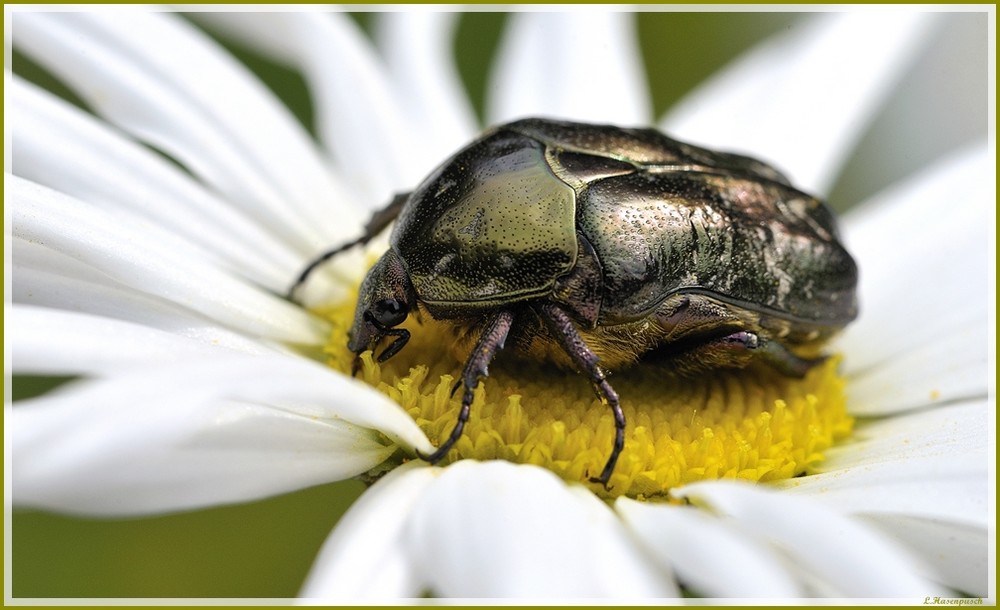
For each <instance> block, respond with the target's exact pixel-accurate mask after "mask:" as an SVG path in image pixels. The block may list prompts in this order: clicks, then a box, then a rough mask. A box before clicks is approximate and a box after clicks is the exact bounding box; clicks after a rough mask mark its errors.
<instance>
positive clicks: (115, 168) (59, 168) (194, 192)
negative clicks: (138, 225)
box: [8, 77, 307, 291]
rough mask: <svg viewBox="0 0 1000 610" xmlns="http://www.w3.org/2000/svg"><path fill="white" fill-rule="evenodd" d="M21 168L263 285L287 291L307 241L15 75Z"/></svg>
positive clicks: (15, 142) (13, 108)
mask: <svg viewBox="0 0 1000 610" xmlns="http://www.w3.org/2000/svg"><path fill="white" fill-rule="evenodd" d="M9 101H10V104H9V105H8V110H9V111H10V112H11V113H12V116H13V117H14V119H15V120H13V121H11V124H12V126H13V130H12V132H13V133H12V146H13V147H14V149H15V150H16V151H17V157H16V160H15V163H14V166H13V169H14V173H15V174H16V175H18V176H22V177H24V178H27V179H29V180H32V181H34V182H37V183H39V184H43V185H45V186H48V187H51V188H53V189H56V190H59V191H61V192H64V193H66V194H69V195H72V196H74V197H76V198H77V199H81V200H83V201H87V202H90V203H92V204H95V205H98V206H100V207H102V208H104V209H109V210H114V211H115V213H116V214H122V213H125V214H136V215H141V216H143V217H144V218H146V219H148V220H150V221H152V222H154V223H156V224H158V225H159V226H161V227H164V228H167V229H169V230H171V231H172V232H173V233H175V234H177V235H179V236H181V237H183V238H185V239H187V240H189V241H190V242H192V243H193V244H196V245H197V247H199V248H200V249H202V250H203V251H205V252H209V253H212V254H214V255H216V256H218V257H219V258H221V259H222V260H224V261H225V264H226V265H227V266H228V267H229V268H231V269H234V270H236V271H237V272H239V273H240V274H242V275H243V276H245V277H247V278H249V279H252V280H254V281H256V282H258V283H261V284H263V285H264V286H266V287H268V288H271V289H272V290H275V291H283V290H284V289H286V288H287V287H288V285H289V284H290V283H291V280H292V278H294V277H295V275H296V274H297V273H298V271H299V269H300V268H301V265H302V254H305V253H306V252H307V251H306V250H302V251H300V254H298V255H296V254H293V252H294V250H293V249H292V248H302V247H303V244H290V245H289V246H286V245H285V244H282V243H280V242H279V241H278V240H277V239H276V237H275V236H274V235H272V234H271V233H270V232H269V231H267V230H265V228H264V227H262V226H260V225H259V224H256V223H254V222H253V221H251V220H250V219H248V218H247V216H246V215H244V214H241V213H239V212H238V211H237V210H235V209H234V208H233V207H231V205H230V204H228V203H226V202H223V201H221V200H220V199H218V198H217V197H215V196H214V195H212V194H210V193H209V192H208V191H206V190H205V189H204V188H202V187H201V186H200V185H198V184H197V183H195V182H194V181H192V180H191V178H190V177H189V176H188V175H187V174H185V173H183V172H181V171H180V170H179V169H178V168H177V167H176V166H175V165H172V164H170V163H167V162H166V160H164V159H163V157H161V156H159V155H156V154H155V153H153V152H152V151H150V150H149V149H148V148H146V147H144V146H140V145H138V144H136V143H135V142H132V141H129V140H126V139H125V138H124V137H122V136H121V134H119V133H117V132H114V131H112V130H110V129H108V128H107V127H105V126H103V125H102V124H100V123H99V122H98V121H96V120H94V119H93V118H92V117H91V116H90V115H87V114H85V113H83V112H81V111H79V110H77V109H76V108H75V107H73V106H70V105H69V104H67V103H66V102H63V101H61V100H59V99H58V98H56V97H55V96H53V95H51V94H49V93H48V92H46V91H43V90H41V89H37V88H35V87H34V86H32V85H30V84H28V83H26V82H24V81H22V80H21V79H19V78H17V77H15V78H14V79H13V87H12V89H11V95H10V96H9Z"/></svg>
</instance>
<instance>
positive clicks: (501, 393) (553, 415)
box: [322, 301, 853, 498]
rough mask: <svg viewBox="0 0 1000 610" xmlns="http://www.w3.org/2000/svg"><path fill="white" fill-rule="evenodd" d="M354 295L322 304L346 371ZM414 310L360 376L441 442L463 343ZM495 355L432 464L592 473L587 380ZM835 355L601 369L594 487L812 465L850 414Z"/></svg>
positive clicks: (634, 489)
mask: <svg viewBox="0 0 1000 610" xmlns="http://www.w3.org/2000/svg"><path fill="white" fill-rule="evenodd" d="M354 306H355V305H354V302H353V301H350V302H346V303H343V304H341V305H338V306H334V307H332V308H330V309H328V310H326V311H324V312H322V313H323V314H324V315H325V316H326V317H328V318H329V319H330V320H331V322H332V324H333V328H334V330H333V332H332V334H331V336H330V341H329V343H328V345H327V347H326V350H325V351H326V353H327V355H328V356H329V364H330V366H332V367H333V368H335V369H337V370H339V371H341V372H344V373H346V374H348V375H349V374H350V371H351V366H352V362H353V360H354V354H353V353H351V352H350V351H349V350H348V349H347V332H348V330H349V329H350V325H351V322H352V320H353V318H354ZM415 317H416V316H412V315H411V316H410V319H409V320H407V322H406V323H405V324H404V325H403V328H407V329H408V330H409V331H410V333H411V339H410V341H409V343H407V344H406V347H404V348H403V349H402V351H400V352H399V353H398V354H396V355H395V356H393V357H392V358H391V359H389V360H387V361H386V362H384V363H381V364H379V363H377V362H376V361H375V360H374V359H373V358H372V354H371V352H365V353H364V354H362V363H363V364H362V367H361V369H360V370H359V371H358V378H360V379H362V380H364V381H365V382H366V383H369V384H370V385H372V386H374V387H376V388H378V389H379V390H381V391H382V392H384V393H385V394H387V395H388V396H389V397H391V398H392V399H393V400H395V401H396V402H398V403H399V404H400V405H401V406H402V407H403V408H404V409H406V411H407V412H408V413H409V414H410V415H411V416H412V417H413V418H414V419H415V420H416V422H417V424H418V425H419V426H420V427H421V428H422V429H423V430H424V432H425V433H426V434H427V436H428V437H429V438H430V439H431V441H432V442H434V443H435V444H440V443H442V442H443V441H444V440H445V439H447V438H448V435H449V434H450V433H451V430H452V428H453V427H454V425H455V422H456V419H457V417H458V410H459V407H460V406H461V396H462V392H461V391H458V392H456V393H455V395H454V396H452V395H451V391H452V387H453V386H454V385H455V380H456V379H457V378H458V376H459V375H460V374H461V371H462V367H463V365H464V361H463V359H464V354H462V353H458V354H456V353H455V352H456V351H457V350H453V349H451V347H452V344H453V343H455V339H454V336H455V335H454V333H452V332H449V326H448V325H447V324H446V323H443V322H435V321H433V320H427V319H426V318H425V319H424V320H423V321H419V320H416V319H415ZM386 344H388V343H387V342H386ZM463 345H464V344H463ZM381 347H382V348H383V349H384V345H383V346H381ZM501 356H504V357H498V358H497V360H495V361H494V363H493V364H492V365H491V366H490V375H489V377H488V378H486V379H484V380H483V381H482V382H480V384H479V386H478V387H477V388H476V391H475V399H474V401H473V403H472V408H471V414H470V417H469V421H468V423H467V424H466V426H465V431H464V433H463V435H462V438H461V439H460V440H459V441H458V442H457V443H456V444H455V446H454V447H453V448H452V450H451V451H450V452H449V453H448V455H447V456H446V457H445V458H444V459H443V460H442V462H441V463H442V464H447V463H450V462H452V461H455V460H458V459H465V458H472V459H479V460H490V459H503V460H509V461H511V462H522V463H530V464H536V465H539V466H543V467H545V468H548V469H549V470H552V471H553V472H555V473H556V474H558V475H559V476H561V477H563V478H564V479H566V480H568V481H581V482H584V481H587V479H588V478H589V477H591V476H596V475H598V474H600V472H601V469H602V468H603V467H604V464H605V462H606V461H607V459H608V456H609V455H610V453H611V448H612V444H613V441H614V432H615V426H614V420H613V418H612V414H611V410H610V409H609V407H608V406H607V405H606V404H604V403H602V402H601V400H600V399H598V398H597V396H596V395H595V394H594V392H593V389H592V386H591V384H590V382H589V381H588V379H587V378H585V377H583V376H581V375H579V374H575V373H573V372H571V371H565V370H561V369H558V368H555V367H553V366H551V365H548V364H545V363H538V362H534V361H525V360H523V359H519V358H518V355H517V354H506V355H505V354H502V353H501ZM838 361H839V358H830V359H828V360H827V361H826V362H825V363H823V364H821V365H818V366H816V367H814V368H813V369H812V370H811V371H810V372H809V373H808V374H807V375H806V377H805V378H804V379H793V378H789V377H785V376H783V375H781V374H779V373H777V372H775V371H773V370H771V369H770V368H768V367H765V366H759V367H755V366H751V367H750V368H747V369H744V370H738V371H717V372H713V373H711V374H706V375H701V376H698V377H675V376H672V375H670V374H668V373H665V372H664V370H663V369H662V368H661V367H655V366H652V365H646V366H644V365H642V364H641V363H640V364H638V365H635V366H633V367H631V368H628V369H625V370H622V371H616V372H615V374H614V375H612V376H610V377H609V378H608V379H609V381H610V382H611V384H612V385H613V386H614V388H615V390H616V391H617V392H618V395H619V396H620V398H621V407H622V410H623V411H624V412H625V418H626V422H627V424H626V428H625V448H624V450H623V451H622V453H621V456H620V457H619V460H618V464H617V466H616V467H615V471H614V473H613V474H612V476H611V480H610V481H609V486H608V488H607V489H605V488H604V487H602V486H601V485H599V484H591V488H592V489H593V490H594V492H595V493H597V494H598V495H601V496H604V497H615V496H619V495H626V496H629V497H633V498H650V497H656V496H662V495H664V494H665V492H666V491H667V490H668V489H670V488H672V487H675V486H678V485H682V484H685V483H690V482H693V481H699V480H703V479H720V478H728V479H744V480H747V481H774V480H779V479H786V478H789V477H794V476H797V475H800V474H803V473H807V472H810V470H811V469H813V468H815V467H816V465H817V464H818V463H819V462H820V461H822V459H823V451H825V450H826V449H827V448H829V447H830V446H831V445H833V444H834V443H835V442H837V441H839V440H841V439H844V438H846V437H847V436H848V435H849V434H850V432H851V427H852V425H853V420H852V419H851V417H849V416H848V415H847V410H846V406H845V400H844V381H843V379H842V378H841V377H839V376H838V374H837V364H838Z"/></svg>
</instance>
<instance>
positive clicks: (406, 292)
mask: <svg viewBox="0 0 1000 610" xmlns="http://www.w3.org/2000/svg"><path fill="white" fill-rule="evenodd" d="M393 221H395V226H394V227H393V229H392V233H391V235H390V247H389V249H388V251H386V252H385V254H383V255H382V257H381V258H380V259H379V260H378V262H376V263H375V265H374V266H373V267H372V268H371V269H370V270H369V271H368V273H367V275H366V276H365V278H364V281H363V282H362V284H361V288H360V292H359V297H358V304H357V308H356V311H355V317H354V322H353V326H352V328H351V331H350V335H349V342H348V347H349V349H350V350H351V351H352V352H354V353H355V355H356V357H355V365H354V372H355V373H356V371H357V367H358V362H359V358H360V354H361V353H362V352H364V351H365V350H368V349H375V348H376V347H377V346H378V344H379V343H380V342H381V341H382V340H383V339H385V338H391V339H392V340H391V342H390V343H389V344H388V346H387V347H385V349H384V350H383V351H382V352H381V353H380V354H379V355H378V361H379V362H384V361H385V360H387V359H389V358H391V357H392V356H393V355H395V354H396V353H398V352H399V351H400V350H401V349H402V348H403V347H404V346H405V345H406V342H407V340H408V339H409V337H410V335H409V331H407V330H406V329H402V328H397V327H398V326H399V325H400V324H401V323H403V322H404V321H405V320H406V319H407V317H408V316H409V314H410V313H412V312H415V311H417V310H420V311H422V312H426V314H428V315H430V316H431V317H433V318H434V319H437V320H447V321H449V322H451V323H453V324H454V325H455V326H457V327H459V329H460V331H461V332H462V333H466V334H467V336H472V337H475V338H476V340H475V345H474V347H473V348H472V350H471V352H470V353H469V355H468V358H467V360H466V361H465V365H464V368H463V370H462V373H461V376H460V378H459V381H458V382H457V383H456V384H455V386H454V388H453V390H452V394H454V393H455V392H456V391H457V390H458V388H459V387H461V386H464V388H465V390H464V392H463V394H462V406H461V409H460V411H459V415H458V419H457V421H456V423H455V426H454V428H453V430H452V431H451V434H450V435H449V437H448V438H447V440H446V441H445V442H444V443H442V444H441V446H440V447H439V448H438V449H437V450H436V451H434V452H433V453H431V454H430V455H420V457H421V458H423V459H425V460H427V461H429V462H431V463H434V462H437V461H438V460H440V459H441V458H442V457H443V456H444V455H445V454H446V453H447V452H448V451H449V449H450V448H451V447H452V445H454V443H455V442H456V441H457V440H458V439H459V438H460V437H461V435H462V430H463V427H464V425H465V423H466V421H467V419H468V417H469V409H470V405H471V403H472V398H473V390H474V389H475V387H476V386H477V385H478V384H479V382H480V380H481V379H482V378H484V377H486V376H487V373H488V371H487V368H488V365H489V364H490V362H491V361H492V359H493V357H494V355H495V354H496V353H497V351H498V350H500V349H501V348H504V346H505V345H507V346H508V348H513V349H514V350H515V351H516V352H518V353H521V354H524V355H525V356H526V357H530V358H535V359H541V360H547V361H552V362H554V363H556V364H558V365H561V366H566V367H572V368H575V369H576V370H578V371H580V372H581V373H582V374H583V375H585V376H586V377H587V378H589V379H590V381H591V382H592V384H593V386H594V389H595V392H596V394H597V395H598V397H599V398H601V399H602V400H603V401H604V402H606V403H607V405H608V406H609V407H610V409H611V412H612V413H613V415H614V420H615V440H614V446H613V447H612V450H611V454H610V456H609V457H608V460H607V462H606V463H605V465H604V468H603V470H602V472H601V473H600V475H599V476H596V477H591V478H590V480H591V481H593V482H597V483H601V484H603V485H605V486H607V484H608V481H609V479H610V477H611V474H612V472H613V471H614V468H615V463H616V462H617V460H618V456H619V454H620V453H621V451H622V448H623V447H624V438H625V416H624V414H623V412H622V409H621V406H620V404H619V398H618V395H617V393H616V392H615V390H614V388H613V387H612V386H611V384H610V383H609V382H608V380H607V373H606V370H613V369H618V368H621V367H625V366H628V365H631V364H633V363H635V362H637V361H639V360H642V361H644V362H647V361H648V362H652V363H656V364H657V365H660V366H664V367H665V368H666V369H667V370H671V371H674V372H676V373H678V374H680V375H695V374H700V373H702V372H705V371H712V370H715V369H719V368H742V367H745V366H747V365H748V364H749V363H750V362H752V361H759V362H763V363H766V364H767V365H770V366H771V367H774V368H775V369H777V370H778V371H780V372H781V373H783V374H785V375H789V376H796V377H801V376H803V375H805V373H806V372H807V371H808V370H809V368H810V367H811V366H813V365H814V364H816V363H817V362H819V361H821V360H822V359H823V356H822V355H821V353H820V351H821V348H822V345H823V344H824V342H825V341H826V340H827V339H829V338H830V337H831V336H832V335H833V334H834V333H836V332H837V331H838V330H840V329H841V328H843V327H844V326H845V325H846V324H847V323H849V322H850V321H851V320H853V319H854V318H855V317H856V316H857V299H856V287H857V280H858V271H857V266H856V265H855V262H854V260H853V259H852V257H851V255H850V254H849V253H848V252H847V250H846V249H845V248H844V246H843V245H842V244H841V242H840V239H839V237H838V230H837V226H836V221H835V218H834V215H833V213H832V212H831V210H830V209H829V208H828V207H827V206H826V204H825V203H823V202H822V201H820V200H818V199H816V198H815V197H812V196H810V195H808V194H806V193H804V192H802V191H800V190H798V189H796V188H795V187H794V186H792V185H791V183H790V182H789V181H788V179H786V178H785V177H784V176H783V175H782V174H781V173H779V172H778V171H777V170H775V169H774V168H772V167H770V166H769V165H767V164H765V163H763V162H761V161H757V160H755V159H752V158H750V157H746V156H742V155H737V154H732V153H724V152H716V151H711V150H708V149H705V148H701V147H698V146H694V145H691V144H686V143H683V142H680V141H677V140H674V139H672V138H670V137H668V136H666V135H664V134H662V133H660V132H658V131H656V130H653V129H641V128H621V127H615V126H611V125H591V124H583V123H572V122H566V121H556V120H548V119H541V118H533V119H523V120H518V121H514V122H511V123H507V124H504V125H500V126H497V127H495V128H493V129H491V130H489V131H487V132H485V133H484V134H483V135H481V137H479V138H478V139H476V140H475V141H473V142H472V143H470V144H469V145H467V146H466V147H465V148H463V149H461V150H460V151H458V152H457V153H456V154H455V155H454V156H453V157H451V158H450V159H448V160H447V161H445V162H444V163H442V164H441V165H440V166H438V167H437V169H435V170H434V171H433V172H432V173H431V174H430V175H429V176H428V177H427V178H426V179H425V180H424V181H423V182H422V183H421V184H420V185H419V186H417V188H416V189H415V190H414V191H413V192H411V193H408V194H404V195H398V196H397V197H395V198H394V199H393V201H392V202H391V203H390V205H389V206H388V207H387V208H386V209H384V210H382V211H381V212H379V213H376V215H375V216H374V217H373V219H372V221H371V222H370V223H369V224H368V225H367V227H366V230H365V232H364V234H363V235H362V236H361V237H360V238H359V239H357V240H355V241H353V242H350V243H348V244H345V245H343V246H340V247H338V248H335V249H333V250H330V251H328V252H326V253H324V254H322V255H321V256H319V257H317V258H316V259H315V260H314V261H313V262H312V263H311V264H310V265H309V266H308V267H307V268H306V269H305V270H304V271H303V272H302V274H301V275H300V276H299V278H298V280H297V281H296V282H295V284H294V285H293V286H292V289H291V290H290V291H289V294H290V295H291V294H293V293H294V291H295V290H296V289H297V288H298V286H299V285H301V284H302V283H303V282H304V281H305V280H306V278H307V277H308V275H309V274H310V273H311V272H312V270H313V269H315V268H316V267H317V266H318V265H319V264H320V263H322V262H323V261H326V260H328V259H329V258H331V257H332V256H334V255H336V254H337V253H339V252H342V251H343V250H345V249H347V248H350V247H353V246H356V245H360V244H364V243H367V242H368V241H370V240H371V239H372V238H373V237H374V236H375V235H377V234H378V233H379V232H380V231H381V230H382V229H384V228H386V227H387V226H388V225H389V224H390V223H392V222H393Z"/></svg>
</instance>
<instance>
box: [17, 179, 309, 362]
mask: <svg viewBox="0 0 1000 610" xmlns="http://www.w3.org/2000/svg"><path fill="white" fill-rule="evenodd" d="M4 186H5V188H6V191H7V192H6V200H7V201H9V202H12V204H13V205H12V206H11V208H12V209H11V225H12V229H13V235H14V237H19V238H21V239H24V240H27V241H37V242H40V243H43V244H45V245H46V246H47V247H49V248H52V249H55V250H59V251H61V252H63V253H65V254H68V255H70V256H72V257H74V258H76V259H77V260H79V261H80V262H82V263H85V264H87V265H89V266H91V267H93V268H94V269H96V270H98V271H100V272H102V273H104V274H106V275H107V276H108V277H110V278H112V279H113V280H116V281H118V282H121V283H122V284H124V285H126V286H130V287H132V288H135V289H137V290H141V291H143V292H146V293H148V294H151V295H156V296H158V297H161V298H164V299H167V300H169V301H172V302H175V303H178V304H180V305H182V306H184V307H187V308H189V309H192V310H194V311H197V312H199V313H201V314H204V315H205V316H207V317H209V318H211V319H213V320H216V321H217V322H219V323H220V324H222V325H225V326H228V327H230V328H234V329H237V330H240V331H243V332H246V333H248V334H250V335H251V336H262V337H271V338H274V339H277V340H283V341H288V342H295V343H319V342H322V341H323V340H324V337H325V333H326V328H325V326H326V325H325V323H322V322H321V321H319V320H317V319H315V318H313V317H311V316H309V315H308V314H306V313H305V312H304V311H303V310H301V309H299V308H297V307H295V306H293V305H291V304H290V303H288V302H286V301H284V300H281V299H278V298H277V297H275V296H274V295H272V294H270V293H266V292H263V291H261V290H259V289H257V288H255V287H253V286H250V285H248V284H245V283H244V282H242V281H240V280H238V279H237V278H234V277H232V276H230V275H229V274H227V273H225V272H222V271H220V270H218V269H216V268H214V267H213V266H212V265H210V264H209V263H208V261H204V260H202V261H199V260H197V259H195V258H192V257H191V256H190V255H191V254H192V252H190V251H187V252H185V251H183V247H182V244H177V243H176V242H175V240H173V239H171V236H169V235H167V234H164V233H163V232H162V230H159V229H158V228H157V227H154V226H151V225H148V224H145V223H140V222H139V221H138V219H132V220H133V222H128V221H129V220H130V219H126V218H118V217H113V216H111V215H110V214H108V213H105V212H103V211H101V210H97V209H94V208H92V207H90V206H86V205H83V204H82V203H81V202H79V201H76V200H74V199H72V198H70V197H66V196H64V195H61V194H59V193H56V192H54V191H50V190H48V189H45V188H44V187H41V186H38V185H36V184H33V183H31V182H28V181H26V180H23V179H21V178H17V177H8V178H7V179H6V180H5V181H4Z"/></svg>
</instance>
